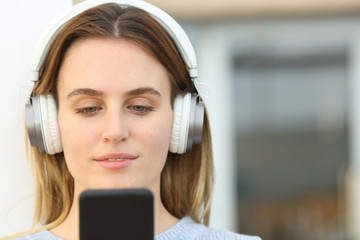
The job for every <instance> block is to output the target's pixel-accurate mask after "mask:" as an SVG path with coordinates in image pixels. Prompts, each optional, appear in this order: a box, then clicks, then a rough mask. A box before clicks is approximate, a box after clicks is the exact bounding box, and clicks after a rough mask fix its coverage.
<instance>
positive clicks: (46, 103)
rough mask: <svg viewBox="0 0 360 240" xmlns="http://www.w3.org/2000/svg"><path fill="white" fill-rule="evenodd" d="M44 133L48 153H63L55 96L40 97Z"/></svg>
mask: <svg viewBox="0 0 360 240" xmlns="http://www.w3.org/2000/svg"><path fill="white" fill-rule="evenodd" d="M40 108H41V118H42V132H43V140H44V145H45V149H46V152H47V153H48V154H55V153H59V152H61V151H62V144H61V137H60V131H59V127H58V123H57V109H56V102H55V99H54V97H53V95H51V94H48V95H40Z"/></svg>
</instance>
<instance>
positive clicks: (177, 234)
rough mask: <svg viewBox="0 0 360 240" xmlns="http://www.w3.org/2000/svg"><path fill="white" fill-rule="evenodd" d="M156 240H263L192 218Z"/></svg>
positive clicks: (43, 235) (45, 236)
mask: <svg viewBox="0 0 360 240" xmlns="http://www.w3.org/2000/svg"><path fill="white" fill-rule="evenodd" d="M16 240H63V239H62V238H59V237H57V236H55V235H53V234H52V233H50V232H49V231H47V230H44V231H40V232H37V233H33V234H30V235H27V236H24V237H21V238H16ZM154 240H261V239H260V238H259V237H251V236H246V235H242V234H237V233H233V232H230V231H226V230H217V229H212V228H209V227H206V226H204V225H202V224H198V223H195V222H194V221H193V220H192V219H191V218H190V217H186V218H183V219H181V220H180V221H179V222H178V223H177V224H175V225H174V226H173V227H171V228H170V229H169V230H167V231H165V232H162V233H160V234H158V235H156V236H155V237H154Z"/></svg>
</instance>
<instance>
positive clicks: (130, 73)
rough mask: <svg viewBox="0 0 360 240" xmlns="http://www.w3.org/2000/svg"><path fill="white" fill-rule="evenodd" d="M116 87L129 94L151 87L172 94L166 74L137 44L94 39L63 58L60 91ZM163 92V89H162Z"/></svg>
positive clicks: (154, 59) (161, 66)
mask: <svg viewBox="0 0 360 240" xmlns="http://www.w3.org/2000/svg"><path fill="white" fill-rule="evenodd" d="M104 84H106V85H107V86H108V87H111V86H113V87H114V88H118V87H119V86H120V85H121V87H122V88H124V89H126V90H129V89H131V88H137V87H139V85H142V87H144V86H147V85H151V86H153V87H157V88H164V89H166V90H167V89H169V90H170V82H169V77H168V73H167V70H166V69H165V67H164V66H163V65H162V64H161V63H160V62H159V61H158V60H157V58H156V57H155V56H154V55H153V54H152V53H151V52H150V51H148V50H146V49H145V48H144V47H140V46H139V45H138V44H136V43H134V42H132V41H128V40H119V39H103V38H93V39H85V40H79V41H76V42H74V43H73V45H72V46H71V47H70V48H69V49H68V51H67V52H66V54H65V56H64V60H63V63H62V65H61V67H60V71H59V75H58V88H61V89H64V88H65V89H66V88H74V87H93V88H95V89H97V88H99V87H104ZM160 90H161V89H160Z"/></svg>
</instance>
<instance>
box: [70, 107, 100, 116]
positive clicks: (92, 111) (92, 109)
mask: <svg viewBox="0 0 360 240" xmlns="http://www.w3.org/2000/svg"><path fill="white" fill-rule="evenodd" d="M100 110H101V107H85V108H80V109H77V110H76V112H75V113H79V114H82V115H85V116H93V115H95V114H96V113H97V112H98V111H100Z"/></svg>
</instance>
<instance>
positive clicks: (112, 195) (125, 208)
mask: <svg viewBox="0 0 360 240" xmlns="http://www.w3.org/2000/svg"><path fill="white" fill-rule="evenodd" d="M153 212H154V211H153V195H152V193H151V192H150V191H149V190H147V189H111V190H109V189H106V190H86V191H84V192H83V193H82V194H81V195H80V240H95V239H96V240H99V239H104V240H105V239H107V240H112V239H126V240H132V239H134V240H150V239H154V223H153V222H154V213H153Z"/></svg>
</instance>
